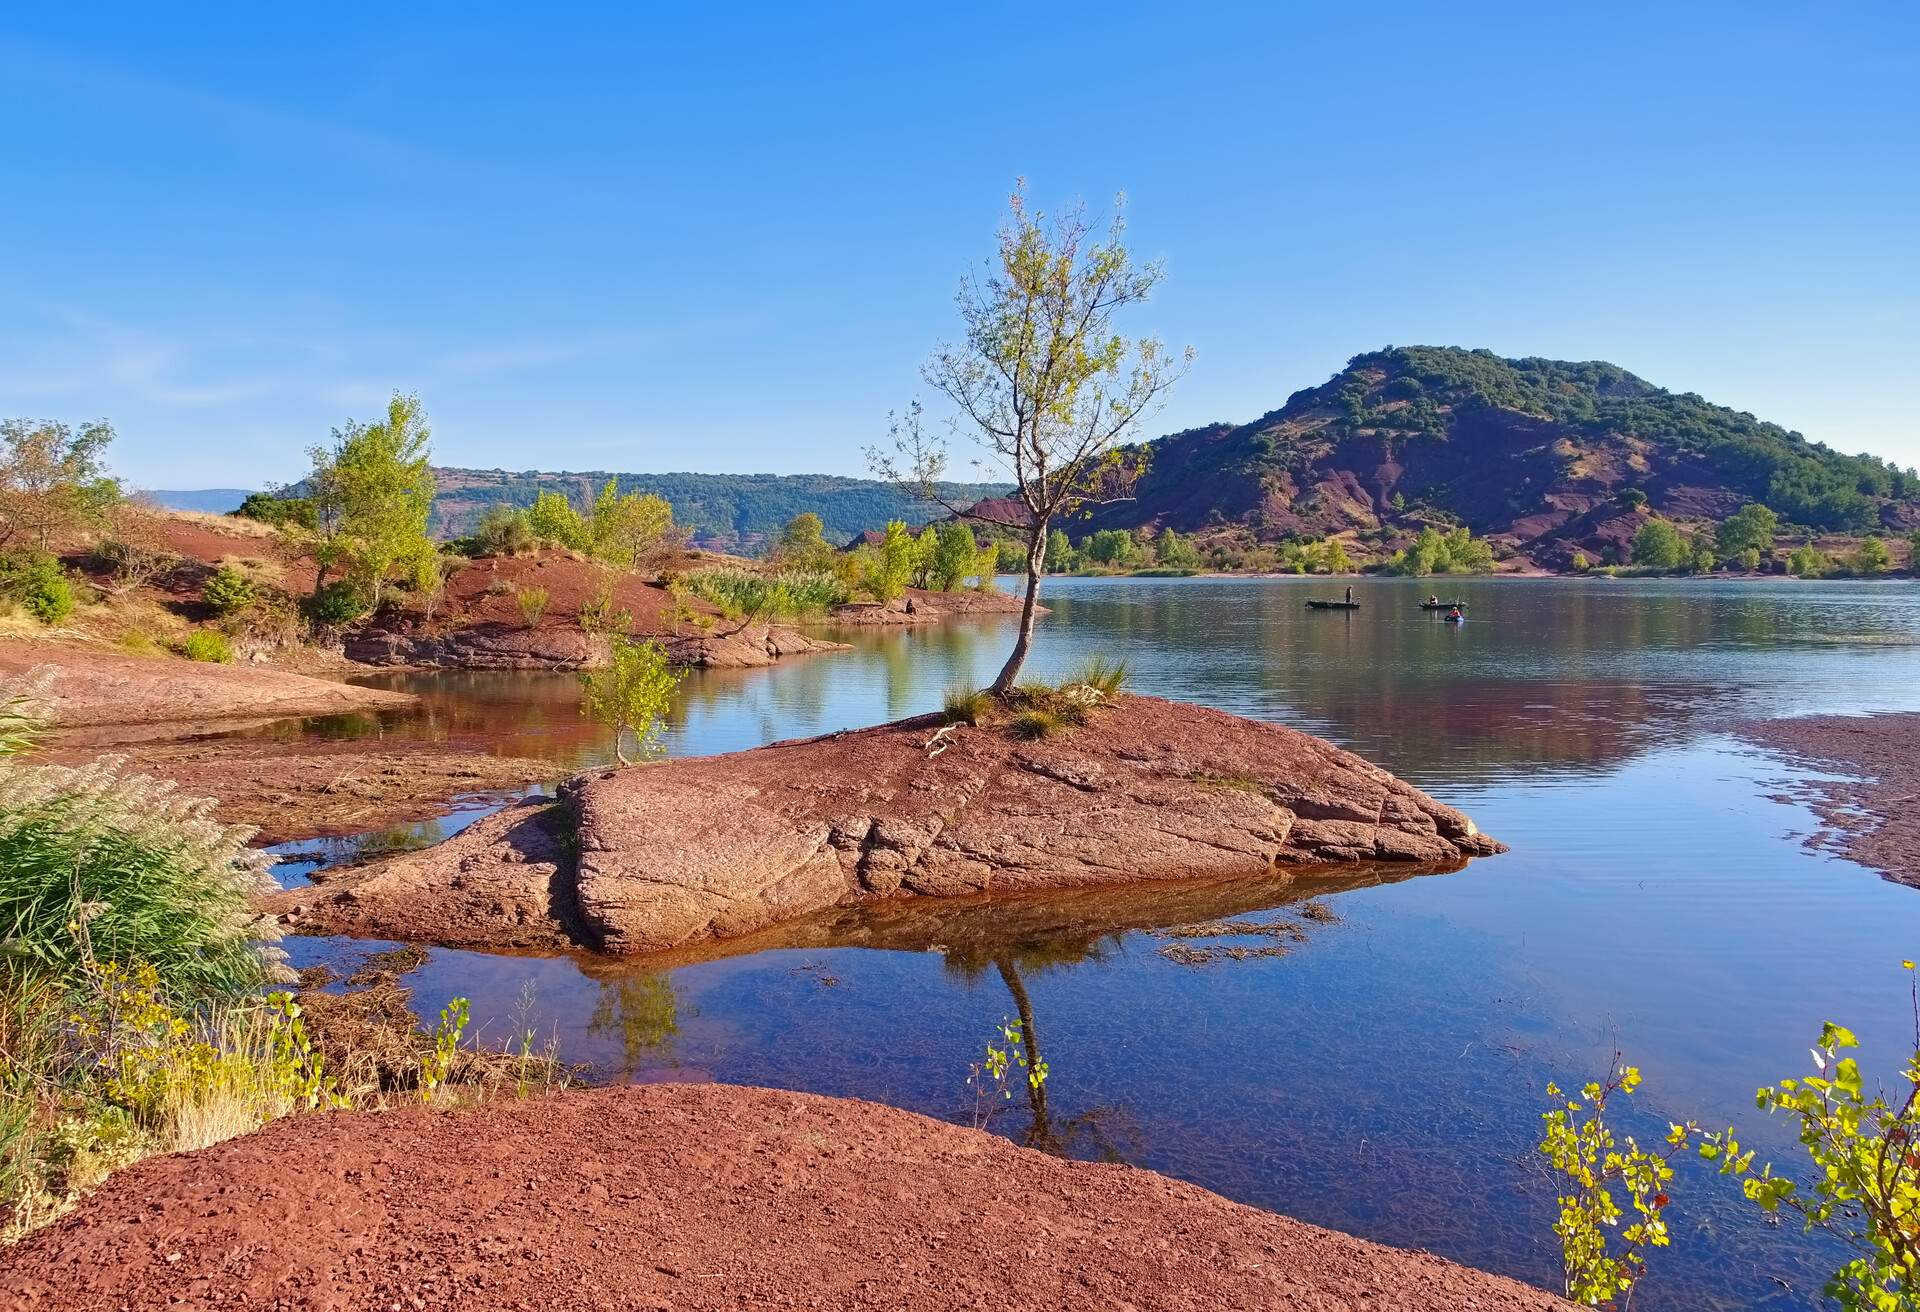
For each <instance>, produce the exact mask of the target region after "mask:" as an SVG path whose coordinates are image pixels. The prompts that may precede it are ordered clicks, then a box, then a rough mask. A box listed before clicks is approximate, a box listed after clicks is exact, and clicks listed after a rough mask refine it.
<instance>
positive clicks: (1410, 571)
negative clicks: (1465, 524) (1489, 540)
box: [1341, 524, 1493, 578]
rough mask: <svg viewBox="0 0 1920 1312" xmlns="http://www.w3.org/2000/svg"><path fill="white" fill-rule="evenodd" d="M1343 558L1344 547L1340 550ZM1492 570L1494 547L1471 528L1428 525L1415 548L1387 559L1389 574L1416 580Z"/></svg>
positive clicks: (1415, 543) (1399, 552)
mask: <svg viewBox="0 0 1920 1312" xmlns="http://www.w3.org/2000/svg"><path fill="white" fill-rule="evenodd" d="M1341 554H1342V555H1343V556H1344V555H1345V554H1346V553H1345V550H1344V548H1343V549H1342V551H1341ZM1492 568H1493V548H1492V547H1489V546H1488V545H1487V544H1486V543H1485V542H1482V541H1481V540H1480V539H1478V538H1476V537H1474V536H1473V533H1472V531H1471V530H1469V529H1465V528H1456V529H1449V530H1447V531H1446V532H1444V533H1443V532H1441V531H1440V530H1439V529H1437V528H1435V527H1434V526H1433V525H1431V524H1429V525H1427V526H1426V527H1425V528H1423V529H1421V530H1420V535H1419V536H1418V537H1416V538H1415V539H1414V540H1413V545H1412V546H1410V547H1408V548H1406V549H1405V550H1404V551H1396V552H1394V553H1393V555H1392V556H1390V557H1389V558H1388V559H1387V566H1386V570H1387V573H1389V574H1406V575H1412V576H1413V577H1415V578H1419V577H1423V576H1425V575H1428V574H1484V573H1486V572H1487V571H1488V570H1490V569H1492Z"/></svg>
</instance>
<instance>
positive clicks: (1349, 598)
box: [1347, 584, 1353, 606]
mask: <svg viewBox="0 0 1920 1312" xmlns="http://www.w3.org/2000/svg"><path fill="white" fill-rule="evenodd" d="M1347 605H1349V606H1351V605H1353V585H1352V584H1348V585H1347Z"/></svg>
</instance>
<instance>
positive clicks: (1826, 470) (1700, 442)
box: [1092, 346, 1920, 568]
mask: <svg viewBox="0 0 1920 1312" xmlns="http://www.w3.org/2000/svg"><path fill="white" fill-rule="evenodd" d="M1149 445H1150V446H1151V448H1152V462H1151V467H1150V469H1149V472H1148V473H1147V474H1146V476H1145V477H1144V478H1143V479H1142V482H1141V485H1140V489H1139V496H1138V498H1137V499H1136V500H1134V501H1132V502H1126V503H1121V504H1119V505H1115V506H1111V507H1108V508H1106V509H1104V510H1103V511H1101V512H1100V513H1099V514H1098V515H1097V516H1095V519H1094V521H1093V524H1092V527H1094V528H1135V527H1139V526H1141V525H1148V526H1153V527H1161V526H1170V527H1172V528H1175V529H1178V530H1180V531H1183V532H1201V533H1206V532H1208V531H1209V530H1212V531H1215V532H1228V531H1231V532H1233V533H1235V534H1237V535H1241V536H1246V535H1250V536H1252V537H1255V538H1257V539H1260V540H1265V541H1271V540H1276V539H1283V538H1290V537H1297V536H1311V537H1318V536H1321V535H1324V534H1328V533H1340V532H1345V531H1348V530H1353V531H1356V532H1357V533H1358V534H1359V536H1361V537H1362V538H1365V539H1372V540H1376V541H1381V542H1385V541H1389V540H1391V539H1393V538H1394V537H1396V536H1399V535H1403V534H1405V533H1406V532H1408V531H1411V530H1417V528H1418V527H1419V526H1420V525H1421V524H1422V523H1424V522H1441V523H1461V524H1465V525H1467V526H1468V527H1470V528H1471V529H1473V531H1474V532H1475V533H1476V534H1479V535H1482V536H1487V537H1494V538H1503V539H1504V540H1505V541H1504V544H1503V545H1504V546H1505V547H1507V548H1508V549H1510V550H1511V551H1512V552H1513V553H1516V554H1520V555H1524V556H1528V557H1530V558H1532V559H1533V560H1535V561H1536V562H1537V563H1539V564H1542V565H1545V566H1548V567H1553V568H1558V567H1564V565H1565V563H1566V561H1567V559H1568V558H1570V557H1571V555H1572V553H1573V552H1574V550H1576V549H1585V550H1587V551H1589V552H1592V551H1599V552H1601V553H1603V554H1604V553H1607V552H1609V551H1611V550H1613V549H1616V548H1617V547H1618V546H1619V543H1617V542H1615V541H1614V539H1615V538H1616V537H1617V536H1618V535H1619V534H1620V533H1621V532H1627V531H1628V530H1629V529H1630V521H1628V520H1627V519H1626V518H1625V517H1623V516H1621V515H1619V514H1618V513H1617V511H1618V508H1619V506H1620V503H1621V499H1622V498H1625V499H1626V500H1627V501H1629V502H1633V501H1636V500H1637V498H1636V497H1634V496H1633V493H1634V492H1638V493H1641V494H1643V495H1644V496H1645V498H1646V501H1647V505H1648V506H1649V507H1651V509H1653V510H1654V511H1657V512H1659V513H1661V514H1664V515H1667V516H1669V517H1671V518H1674V519H1677V520H1682V521H1708V520H1717V519H1721V518H1724V517H1725V516H1727V515H1729V514H1731V513H1732V512H1733V511H1735V510H1737V509H1738V508H1739V507H1740V506H1741V505H1743V504H1745V503H1746V502H1749V501H1759V502H1763V503H1765V504H1766V505H1768V506H1770V507H1771V508H1772V509H1773V510H1775V511H1776V512H1778V514H1779V515H1780V518H1781V520H1782V521H1784V524H1785V525H1786V526H1788V527H1789V528H1792V529H1804V530H1808V531H1814V532H1826V533H1862V532H1900V533H1904V532H1907V531H1909V530H1911V529H1912V528H1913V527H1915V526H1920V500H1917V499H1916V498H1917V497H1920V475H1916V474H1915V473H1914V472H1913V471H1912V470H1901V469H1898V468H1896V467H1894V466H1893V465H1891V464H1888V463H1887V462H1885V461H1882V460H1879V459H1877V458H1875V457H1872V456H1851V455H1844V454H1842V453H1840V452H1838V451H1834V450H1832V449H1830V448H1828V447H1827V446H1825V445H1823V444H1821V443H1818V442H1811V441H1808V440H1807V439H1806V438H1804V437H1802V436H1801V435H1800V434H1798V433H1793V432H1788V431H1787V430H1786V429H1784V428H1781V427H1780V426H1779V425H1777V424H1770V423H1767V422H1765V421H1763V420H1760V419H1756V418H1754V417H1753V416H1752V415H1750V414H1745V413H1743V412H1741V411H1738V410H1731V409H1728V408H1727V407H1725V406H1719V405H1714V404H1711V403H1709V402H1707V401H1705V400H1702V399H1701V398H1700V397H1698V396H1696V395H1694V394H1692V393H1674V392H1669V391H1666V390H1665V389H1664V388H1660V387H1656V386H1654V385H1653V384H1651V383H1648V382H1646V381H1644V380H1642V379H1640V378H1636V377H1635V376H1634V375H1632V374H1630V373H1628V372H1627V371H1626V370H1624V369H1621V368H1619V367H1618V366H1616V365H1611V364H1604V363H1599V362H1592V363H1582V364H1574V363H1568V362H1565V361H1559V360H1542V359H1523V360H1508V359H1502V358H1501V357H1499V356H1496V355H1494V354H1493V353H1492V352H1490V351H1484V350H1464V349H1461V348H1458V347H1430V346H1414V347H1390V348H1388V349H1386V350H1383V351H1375V352H1370V353H1368V354H1365V355H1357V356H1355V357H1354V358H1353V359H1352V360H1350V361H1349V362H1348V363H1347V367H1346V368H1345V369H1343V370H1341V371H1340V372H1339V373H1338V374H1336V375H1335V376H1334V377H1333V378H1332V379H1330V380H1329V381H1327V382H1326V383H1325V384H1323V385H1322V386H1319V387H1314V388H1309V389H1307V390H1305V391H1301V392H1296V393H1295V394H1294V395H1293V396H1291V397H1289V398H1288V399H1287V403H1286V405H1284V406H1283V407H1281V408H1280V409H1279V410H1276V411H1273V412H1272V413H1270V414H1267V415H1264V416H1262V417H1261V418H1259V419H1257V420H1255V421H1254V422H1252V423H1250V424H1243V425H1237V426H1236V425H1232V424H1215V425H1211V426H1208V427H1205V428H1197V429H1191V430H1189V431H1187V432H1184V433H1176V434H1173V435H1171V436H1169V437H1164V438H1160V439H1158V440H1157V441H1155V442H1153V443H1150V444H1149Z"/></svg>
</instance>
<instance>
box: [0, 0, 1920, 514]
mask: <svg viewBox="0 0 1920 1312" xmlns="http://www.w3.org/2000/svg"><path fill="white" fill-rule="evenodd" d="M297 8H298V7H294V6H274V7H270V11H269V9H268V8H263V7H260V6H248V7H233V8H231V9H225V10H222V9H217V8H215V7H213V6H207V5H201V6H178V7H176V6H156V5H137V6H136V5H126V6H116V5H111V4H100V5H92V6H57V5H24V6H12V7H10V8H9V9H8V10H7V11H6V12H5V13H0V181H4V186H5V192H6V195H7V197H8V200H7V203H6V204H4V205H0V414H9V415H12V414H27V415H34V416H41V417H49V418H61V419H67V420H73V421H78V420H82V419H87V418H92V417H96V416H102V415H104V416H106V417H107V418H109V419H111V420H112V421H113V422H114V424H115V425H116V427H117V428H118V429H119V432H120V441H119V443H118V444H117V447H116V453H115V462H116V464H117V466H118V467H119V468H120V470H121V471H122V472H123V473H125V474H126V475H127V476H128V477H129V478H130V479H131V480H132V481H133V482H135V483H138V484H140V485H143V486H163V487H193V486H207V485H232V486H253V485H257V484H259V483H261V482H263V481H265V480H270V479H276V478H287V477H293V476H297V474H298V473H299V472H300V470H301V468H302V465H303V458H302V454H301V453H302V451H303V450H304V448H306V447H307V446H309V445H311V444H313V443H315V442H318V441H321V440H324V439H325V437H326V435H327V431H328V429H329V428H330V427H331V426H332V425H334V424H336V423H339V422H340V421H341V420H343V419H344V418H346V417H347V416H349V415H352V416H369V415H371V414H372V413H373V412H374V410H375V409H376V407H378V405H379V404H380V402H381V400H382V398H383V397H384V396H385V395H386V393H387V392H389V391H390V390H391V389H393V388H395V387H400V388H406V389H417V390H418V391H419V392H420V393H421V395H422V397H423V399H424V400H425V402H426V404H427V407H428V409H429V411H430V412H431V413H432V415H433V418H434V420H435V435H436V451H437V455H438V457H439V458H440V459H442V460H444V461H446V462H447V463H457V464H469V465H480V466H495V465H499V466H503V467H506V468H513V469H519V468H548V469H551V468H576V469H578V468H615V469H625V470H651V471H658V470H666V469H700V470H718V471H758V470H766V471H776V472H801V471H838V472H850V473H857V472H861V471H862V460H861V457H860V449H861V448H862V447H863V446H864V445H866V444H868V443H871V442H873V441H874V440H875V439H876V438H877V437H878V436H879V435H880V434H881V433H882V432H883V430H884V424H885V417H886V413H887V411H888V410H889V409H892V408H895V407H898V406H900V405H901V404H903V403H904V402H906V401H907V400H910V399H911V398H912V397H914V396H915V395H916V393H917V391H918V390H919V389H918V385H917V378H916V373H915V370H916V367H917V365H918V363H919V362H920V360H921V359H922V358H923V357H924V356H925V354H926V353H927V351H928V349H929V348H930V347H931V346H932V345H933V344H934V343H935V342H936V341H937V340H938V339H940V338H941V337H942V336H945V335H950V334H951V332H952V329H953V326H954V323H955V320H954V315H953V311H952V302H951V298H952V293H953V290H954V287H955V285H956V283H957V281H958V278H959V276H960V274H961V273H962V272H963V271H964V270H965V269H966V268H967V267H968V266H969V264H971V263H973V262H975V261H978V260H980V259H982V258H984V257H985V255H986V254H987V253H988V252H989V250H990V247H991V235H992V231H993V227H994V224H995V223H996V221H997V219H998V217H999V214H1000V212H1001V209H1002V207H1003V204H1004V197H1005V195H1006V192H1007V190H1008V188H1009V185H1010V183H1011V182H1012V180H1013V178H1014V177H1015V176H1016V175H1022V174H1024V175H1025V176H1027V177H1028V178H1029V179H1030V185H1031V190H1032V193H1033V196H1034V198H1035V200H1036V201H1038V202H1041V203H1043V204H1049V205H1051V204H1056V203H1058V202H1060V201H1062V200H1067V199H1071V198H1074V197H1085V198H1087V199H1088V200H1089V201H1091V202H1093V203H1095V204H1101V203H1104V202H1105V200H1106V198H1107V197H1109V196H1110V195H1111V194H1112V193H1114V192H1115V191H1116V190H1124V191H1126V193H1127V194H1128V196H1129V199H1130V207H1129V210H1130V217H1131V225H1132V226H1131V233H1132V238H1133V244H1134V246H1135V248H1136V250H1138V251H1139V252H1140V253H1142V254H1144V255H1148V256H1156V257H1161V258H1164V260H1165V262H1166V265H1167V273H1168V277H1167V283H1166V286H1165V290H1164V292H1163V293H1162V294H1161V295H1160V296H1159V297H1158V298H1157V299H1156V300H1155V302H1154V303H1153V304H1152V305H1151V306H1149V307H1147V308H1146V309H1145V310H1144V311H1142V312H1141V313H1140V315H1139V317H1138V318H1137V319H1136V320H1135V322H1134V326H1135V327H1136V328H1138V329H1139V330H1142V331H1148V332H1152V333H1154V334H1156V335H1158V336H1161V337H1162V338H1164V339H1166V340H1168V341H1170V342H1172V343H1174V344H1176V345H1181V344H1188V343H1191V344H1192V345H1193V346H1194V347H1196V348H1197V350H1198V353H1199V355H1198V361H1197V363H1196V366H1195V368H1194V370H1193V372H1192V373H1191V374H1190V375H1189V377H1188V378H1187V379H1186V381H1185V382H1184V383H1183V384H1182V385H1181V386H1180V388H1179V389H1178V390H1177V391H1176V393H1175V394H1174V397H1173V399H1172V402H1171V404H1170V405H1169V406H1168V408H1167V409H1166V411H1165V412H1163V413H1162V415H1161V416H1160V417H1159V419H1158V421H1157V422H1156V423H1155V425H1154V427H1155V428H1156V429H1160V430H1165V429H1173V428H1179V427H1184V426H1186V425H1189V424H1193V423H1198V422H1201V421H1205V420H1211V419H1236V420H1243V419H1248V418H1252V417H1254V416H1256V415H1258V414H1260V413H1262V412H1264V411H1266V410H1269V409H1272V408H1274V407H1276V406H1278V405H1279V404H1281V402H1282V401H1284V399H1285V398H1286V396H1287V394H1288V393H1289V392H1291V391H1293V390H1295V389H1296V388H1299V387H1303V386H1307V385H1310V384H1314V383H1318V382H1320V381H1323V380H1324V379H1325V377H1326V376H1327V375H1328V374H1330V373H1331V372H1333V371H1334V370H1335V369H1336V368H1338V367H1339V365H1340V364H1341V363H1342V362H1343V361H1344V360H1345V359H1346V358H1347V357H1348V356H1350V355H1352V354H1354V353H1356V352H1358V351H1361V350H1368V349H1373V348H1377V347H1380V346H1383V345H1387V344H1389V343H1395V344H1412V343H1448V344H1460V345H1469V346H1487V347H1491V348H1493V349H1494V350H1496V351H1499V352H1501V353H1503V354H1509V355H1529V354H1533V355H1548V356H1556V357H1562V358H1573V359H1607V360H1612V361H1614V362H1616V363H1618V364H1621V365H1624V366H1626V367H1627V368H1629V369H1632V370H1634V371H1635V372H1637V373H1640V374H1641V375H1643V376H1644V377H1647V378H1649V379H1651V380H1652V381H1654V382H1657V383H1660V384H1662V385H1664V386H1668V387H1671V388H1674V389H1675V390H1691V391H1697V392H1699V393H1701V394H1702V395H1704V396H1706V397H1707V398H1709V399H1711V400H1714V401H1718V402H1722V403H1725V404H1729V405H1734V406H1737V407H1739V408H1741V409H1746V410H1751V411H1753V412H1754V413H1756V414H1758V415H1761V416H1762V417H1765V418H1769V419H1773V420H1776V421H1778V422H1780V423H1783V424H1786V425H1787V426H1789V427H1793V428H1798V429H1799V430H1800V431H1802V432H1804V433H1806V434H1807V435H1808V436H1810V437H1814V438H1819V439H1822V440H1825V441H1827V442H1829V443H1831V444H1832V445H1834V446H1837V447H1840V448H1843V449H1846V450H1870V451H1873V452H1876V453H1878V454H1882V455H1886V456H1890V457H1894V458H1897V459H1898V460H1900V461H1901V462H1902V463H1920V418H1916V417H1917V416H1920V205H1917V204H1916V202H1920V168H1917V167H1916V166H1917V165H1920V6H1915V5H1913V4H1911V3H1903V4H1891V3H1889V4H1875V3H1859V4H1842V5H1815V4H1811V3H1809V4H1795V5H1770V4H1766V3H1750V4H1743V5H1737V6H1736V5H1728V6H1717V5H1695V4H1683V5H1674V4H1661V5H1647V6H1637V5H1608V6H1543V5H1539V4H1537V3H1530V4H1527V5H1515V6H1478V5H1470V4H1447V5H1432V6H1426V5H1396V4H1393V3H1378V4H1374V5H1370V6H1366V7H1364V8H1363V9H1349V8H1348V7H1344V6H1324V5H1323V6H1312V7H1305V6H1300V7H1295V6H1289V5H1259V6H1246V7H1233V6H1212V5H1185V6H1169V5H1164V4H1162V5H1141V6H1133V5H1125V4H1102V5H1099V6H1091V7H1087V8H1084V9H1076V7H1073V6H1065V5H1045V6H1036V5H1007V6H999V5H951V6H937V7H936V6H905V5H886V6H881V5H874V6H853V5H839V6H826V5H822V6H793V5H782V6H765V7H761V6H754V5H744V4H743V5H735V6H728V7H722V6H676V7H673V8H672V9H668V8H666V7H653V6H644V7H643V6H633V5H617V6H616V5H606V6H578V5H574V6H569V5H555V6H549V7H544V8H541V9H538V10H536V9H534V8H532V7H515V8H506V7H494V6H485V5H466V6H454V5H435V6H430V5H413V6H404V7H402V6H395V7H393V8H395V9H402V8H404V10H405V11H406V12H405V13H403V14H399V15H394V14H382V13H379V12H377V11H375V10H372V9H361V8H359V7H357V6H353V5H346V4H336V5H330V6H324V7H320V8H317V9H315V10H314V11H313V12H312V14H310V15H309V14H303V13H298V12H294V10H295V9H297ZM936 9H937V10H938V11H939V12H934V11H935V10H936Z"/></svg>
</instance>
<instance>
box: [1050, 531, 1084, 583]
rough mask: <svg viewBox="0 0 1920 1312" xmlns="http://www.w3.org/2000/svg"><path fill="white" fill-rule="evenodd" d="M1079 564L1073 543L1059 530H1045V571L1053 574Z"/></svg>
mask: <svg viewBox="0 0 1920 1312" xmlns="http://www.w3.org/2000/svg"><path fill="white" fill-rule="evenodd" d="M1078 563H1079V553H1078V552H1076V551H1075V550H1074V549H1073V543H1072V542H1070V541H1069V540H1068V539H1067V535H1066V533H1065V532H1063V531H1062V530H1060V529H1057V528H1054V529H1048V530H1047V569H1048V570H1049V571H1050V572H1052V573H1055V574H1058V573H1062V572H1064V571H1066V570H1070V569H1072V568H1073V567H1074V566H1075V565H1076V564H1078Z"/></svg>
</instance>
